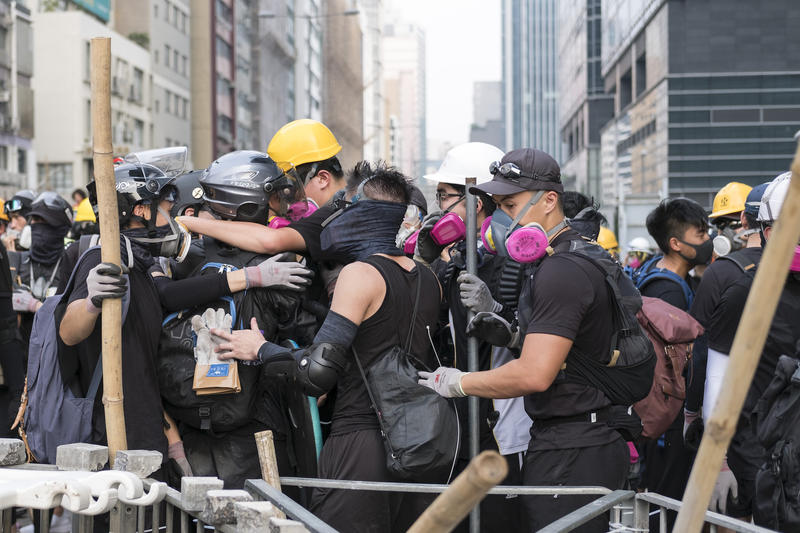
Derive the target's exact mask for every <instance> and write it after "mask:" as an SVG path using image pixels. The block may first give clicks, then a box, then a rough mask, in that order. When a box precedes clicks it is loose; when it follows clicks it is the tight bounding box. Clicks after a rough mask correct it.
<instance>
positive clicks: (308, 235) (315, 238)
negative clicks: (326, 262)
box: [289, 204, 336, 261]
mask: <svg viewBox="0 0 800 533" xmlns="http://www.w3.org/2000/svg"><path fill="white" fill-rule="evenodd" d="M335 212H336V208H335V207H334V206H333V205H332V204H325V205H323V206H322V207H320V208H319V209H317V210H316V211H314V212H313V213H311V214H310V215H309V216H307V217H306V218H301V219H300V220H298V221H296V222H292V223H291V224H289V227H290V228H292V229H293V230H295V231H296V232H297V233H299V234H300V236H301V237H303V241H305V243H306V250H307V252H308V256H309V257H311V259H313V260H314V261H320V260H321V257H320V256H321V254H322V246H321V245H320V235H321V234H322V223H323V222H325V220H326V219H327V218H328V217H329V216H331V215H332V214H334V213H335ZM293 251H295V252H300V251H301V250H293Z"/></svg>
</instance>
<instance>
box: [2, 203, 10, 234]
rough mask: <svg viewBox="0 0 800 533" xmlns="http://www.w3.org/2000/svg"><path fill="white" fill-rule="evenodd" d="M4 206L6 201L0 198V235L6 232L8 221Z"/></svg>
mask: <svg viewBox="0 0 800 533" xmlns="http://www.w3.org/2000/svg"><path fill="white" fill-rule="evenodd" d="M5 207H6V201H5V200H3V199H2V198H0V235H2V234H3V233H5V232H6V227H8V223H9V222H10V220H9V219H8V215H7V214H6V211H5Z"/></svg>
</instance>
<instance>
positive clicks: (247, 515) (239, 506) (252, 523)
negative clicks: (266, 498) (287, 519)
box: [233, 502, 278, 533]
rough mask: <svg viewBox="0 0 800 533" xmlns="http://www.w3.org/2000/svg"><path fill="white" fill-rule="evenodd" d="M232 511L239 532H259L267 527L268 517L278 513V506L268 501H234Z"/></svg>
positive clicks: (275, 515)
mask: <svg viewBox="0 0 800 533" xmlns="http://www.w3.org/2000/svg"><path fill="white" fill-rule="evenodd" d="M233 511H234V513H235V514H236V531H238V532H239V533H261V532H262V531H264V530H265V529H267V527H268V525H269V519H270V518H274V517H277V514H278V508H277V507H275V506H274V505H272V504H271V503H270V502H236V503H234V504H233Z"/></svg>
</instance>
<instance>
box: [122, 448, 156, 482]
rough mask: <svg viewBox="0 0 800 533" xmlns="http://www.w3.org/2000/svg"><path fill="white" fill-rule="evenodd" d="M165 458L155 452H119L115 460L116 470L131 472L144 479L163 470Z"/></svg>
mask: <svg viewBox="0 0 800 533" xmlns="http://www.w3.org/2000/svg"><path fill="white" fill-rule="evenodd" d="M163 457H164V456H163V455H162V454H161V452H156V451H153V450H119V451H118V452H117V457H116V459H115V460H114V470H121V471H123V472H130V473H131V474H135V475H136V476H138V477H139V478H140V479H144V478H146V477H147V476H149V475H150V474H152V473H153V472H155V471H156V470H158V469H159V468H161V461H162V459H163Z"/></svg>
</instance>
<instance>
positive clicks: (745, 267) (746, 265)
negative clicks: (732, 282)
mask: <svg viewBox="0 0 800 533" xmlns="http://www.w3.org/2000/svg"><path fill="white" fill-rule="evenodd" d="M743 256H744V254H742V253H740V251H739V250H737V251H736V252H733V253H732V254H728V255H723V256H720V257H718V258H717V259H718V260H719V259H724V260H725V261H731V262H733V264H735V265H736V266H737V267H739V270H741V271H742V274H747V273H748V272H749V271H750V270H753V269H754V268H756V267H758V261H749V260H748V259H747V258H746V257H743ZM742 259H745V260H744V261H742Z"/></svg>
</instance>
